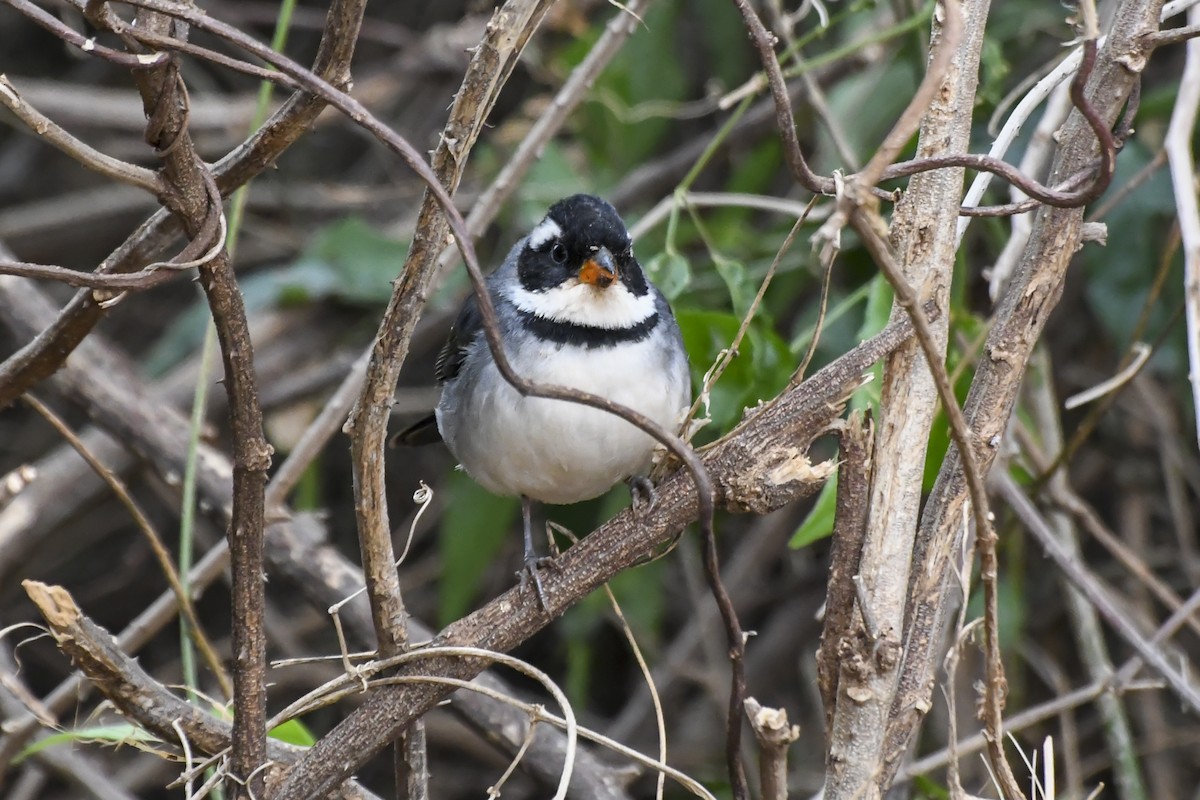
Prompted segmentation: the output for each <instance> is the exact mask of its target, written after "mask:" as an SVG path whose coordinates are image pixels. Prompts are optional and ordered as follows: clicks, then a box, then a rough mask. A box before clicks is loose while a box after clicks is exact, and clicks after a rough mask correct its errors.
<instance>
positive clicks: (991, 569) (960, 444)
mask: <svg viewBox="0 0 1200 800" xmlns="http://www.w3.org/2000/svg"><path fill="white" fill-rule="evenodd" d="M859 213H860V214H861V212H859ZM858 229H859V231H860V235H862V231H864V230H873V229H874V226H872V225H871V224H869V223H868V224H864V225H859V226H858ZM868 249H870V250H871V251H872V254H873V255H874V256H875V261H876V263H877V264H878V265H879V267H880V269H881V270H882V271H883V274H884V276H885V277H886V278H887V279H888V282H889V283H891V284H892V288H893V289H894V290H895V292H896V302H897V303H898V304H900V305H901V306H903V307H904V309H905V311H907V312H908V313H909V315H910V316H911V317H912V320H913V329H914V330H915V331H916V335H917V341H918V342H919V343H920V346H921V350H922V351H923V352H924V355H925V359H926V362H927V364H928V366H929V370H930V372H931V373H932V375H933V380H934V386H935V387H936V389H937V395H938V399H939V400H940V401H941V403H942V407H943V409H945V411H946V416H947V417H948V418H949V420H950V434H951V438H952V439H953V441H954V445H955V447H956V448H957V449H958V453H959V457H960V458H961V459H962V465H963V473H964V475H965V476H966V479H967V486H968V488H969V490H970V495H971V509H972V512H973V514H974V518H975V530H976V536H977V539H978V546H979V557H980V582H981V583H982V584H983V591H984V639H985V650H984V652H985V655H986V664H987V673H988V677H987V681H986V683H985V685H984V689H985V692H984V700H985V702H984V721H985V723H986V724H987V726H988V735H989V742H990V746H989V748H988V755H989V757H990V760H991V765H992V768H993V769H994V770H995V771H996V775H997V778H998V780H999V782H1000V786H1001V789H1002V790H1003V792H1004V795H1005V796H1006V797H1010V798H1023V797H1024V793H1023V792H1022V790H1021V788H1020V786H1019V784H1018V783H1017V780H1016V777H1015V776H1014V775H1013V774H1012V768H1011V767H1010V766H1009V764H1008V760H1007V758H1006V757H1005V755H1004V735H1003V721H1002V712H1003V708H1004V696H1005V694H1007V691H1008V690H1007V682H1006V681H1005V678H1004V664H1003V661H1002V660H1001V655H1000V635H999V594H998V583H999V563H998V560H997V556H996V531H995V528H994V526H993V524H992V520H993V516H992V513H991V511H990V510H989V507H988V499H987V490H986V489H985V487H984V484H983V475H982V472H981V470H980V467H979V464H978V461H977V459H976V456H975V449H974V442H973V440H972V434H971V431H970V430H969V428H968V427H967V421H966V418H965V417H964V416H963V412H962V408H961V407H960V406H959V405H958V400H957V398H955V396H954V389H953V387H952V386H951V385H950V376H949V375H948V374H947V373H946V366H945V364H944V363H943V362H942V355H941V352H940V348H939V344H938V342H937V341H935V338H934V333H933V330H932V328H930V326H929V322H928V320H927V319H926V318H925V312H924V310H923V309H922V308H921V307H920V304H919V303H918V302H917V297H916V293H915V292H914V291H913V289H912V287H911V286H909V285H908V282H907V281H906V280H905V278H904V276H903V275H902V274H901V273H900V270H899V268H898V267H897V265H896V264H895V262H894V261H893V259H892V258H891V256H890V254H888V252H887V248H886V246H885V244H884V243H883V242H881V241H877V242H874V243H868Z"/></svg>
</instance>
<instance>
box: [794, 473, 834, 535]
mask: <svg viewBox="0 0 1200 800" xmlns="http://www.w3.org/2000/svg"><path fill="white" fill-rule="evenodd" d="M837 484H838V475H837V473H836V472H835V473H834V474H833V475H832V476H831V477H830V478H829V480H827V481H825V485H824V486H822V487H821V494H819V495H818V496H817V502H816V503H814V504H813V507H812V511H809V512H808V516H807V517H805V518H804V522H802V523H800V527H799V528H797V529H796V532H795V533H793V534H792V538H791V540H790V541H789V542H788V546H789V547H792V548H800V547H805V546H806V545H810V544H812V543H813V542H815V541H818V540H820V539H824V538H825V537H826V536H829V535H830V534H832V533H833V516H834V512H835V511H836V510H837Z"/></svg>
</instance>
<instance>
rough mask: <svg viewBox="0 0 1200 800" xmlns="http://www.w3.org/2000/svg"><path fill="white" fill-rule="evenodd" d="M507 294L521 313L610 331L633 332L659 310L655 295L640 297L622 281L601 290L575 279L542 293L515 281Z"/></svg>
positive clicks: (650, 293)
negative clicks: (636, 326)
mask: <svg viewBox="0 0 1200 800" xmlns="http://www.w3.org/2000/svg"><path fill="white" fill-rule="evenodd" d="M506 294H507V295H508V299H509V300H511V301H512V304H513V305H514V306H516V307H517V308H518V309H519V310H521V311H525V312H528V313H530V314H536V315H537V316H539V317H542V318H543V319H548V320H552V321H554V322H569V323H572V324H575V325H587V326H589V327H592V328H606V329H608V330H618V329H621V328H631V327H633V326H634V325H637V324H639V323H641V322H645V321H646V320H647V319H649V318H650V317H651V316H653V315H654V313H655V311H656V310H657V309H656V308H655V306H654V293H653V292H646V293H645V294H644V295H642V296H641V297H637V296H635V295H634V294H633V293H632V292H630V291H629V288H628V287H627V286H625V284H623V283H621V282H619V281H618V282H617V283H614V284H612V285H611V286H609V287H607V288H604V289H601V288H599V287H596V286H591V285H589V284H586V283H580V282H579V280H578V279H577V278H571V279H570V280H568V281H567V282H566V283H563V284H561V285H559V286H555V287H554V288H553V289H547V290H545V291H541V292H531V291H529V290H528V289H526V288H525V287H524V286H522V285H521V284H520V282H519V281H515V282H514V283H513V284H512V285H511V286H510V287H509V288H508V290H507V292H506Z"/></svg>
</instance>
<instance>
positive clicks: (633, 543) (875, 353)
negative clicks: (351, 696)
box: [280, 319, 912, 798]
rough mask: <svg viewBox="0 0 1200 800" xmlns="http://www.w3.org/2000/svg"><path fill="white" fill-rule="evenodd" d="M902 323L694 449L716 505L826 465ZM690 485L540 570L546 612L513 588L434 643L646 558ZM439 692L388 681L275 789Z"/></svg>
mask: <svg viewBox="0 0 1200 800" xmlns="http://www.w3.org/2000/svg"><path fill="white" fill-rule="evenodd" d="M911 330H912V326H911V323H910V322H909V321H908V320H907V319H902V320H900V321H898V322H896V323H893V324H892V325H889V326H888V327H887V328H886V329H885V330H884V331H883V332H882V333H880V334H879V335H878V336H876V337H874V338H872V339H870V340H868V341H866V342H863V343H862V344H861V345H859V346H858V347H856V348H855V349H854V350H852V351H850V352H849V353H847V354H845V355H844V356H842V357H841V358H839V359H837V360H836V361H834V362H833V363H832V364H830V365H829V366H827V367H825V368H824V369H823V370H821V371H820V372H818V373H816V374H815V375H814V376H813V377H812V378H809V379H808V380H807V381H805V382H804V383H803V384H801V385H800V386H798V387H796V388H794V389H792V390H789V391H788V392H786V393H785V394H783V395H782V396H781V397H779V398H777V399H776V401H775V402H773V403H770V404H768V405H765V406H763V407H762V408H761V409H759V410H758V411H757V412H756V413H752V414H751V415H750V416H749V418H748V419H747V420H746V421H744V422H743V423H742V425H740V426H739V427H738V428H737V429H736V430H735V431H734V432H733V433H731V434H730V435H729V436H728V437H726V438H725V439H723V440H722V441H721V442H719V443H717V444H716V445H714V446H713V447H712V448H711V449H709V450H706V451H705V453H704V465H705V468H706V469H707V471H708V473H709V474H710V475H711V476H712V478H713V480H714V485H715V487H716V490H717V495H718V497H719V499H720V502H721V504H722V505H723V506H724V507H725V508H728V509H730V510H734V511H749V512H752V513H756V514H763V513H767V512H768V511H771V510H773V509H776V508H779V507H780V506H782V505H783V504H785V503H787V502H789V501H791V500H793V499H794V498H795V497H797V496H799V495H801V494H805V493H809V492H812V491H815V490H816V489H817V488H819V487H820V486H821V485H822V484H823V482H824V480H825V478H826V477H828V474H829V472H830V471H831V470H832V464H831V463H820V464H812V463H811V462H810V461H809V460H808V456H807V449H808V446H809V444H810V443H811V442H812V441H813V440H814V439H816V438H817V437H819V436H821V435H822V434H823V433H824V432H825V431H826V430H827V429H828V428H829V426H830V424H831V422H832V421H833V420H834V419H835V418H836V416H837V414H838V413H840V409H841V406H842V404H843V403H844V402H845V401H846V399H847V398H848V397H849V396H850V394H851V393H852V392H853V391H854V389H856V388H857V387H858V386H859V384H860V383H861V380H862V375H863V373H864V372H865V371H866V370H867V368H868V367H869V366H870V365H871V364H872V363H874V362H875V361H876V360H878V359H879V358H881V357H882V356H883V355H885V354H886V353H888V352H890V351H891V350H893V349H894V348H895V347H897V346H899V345H900V344H901V343H902V342H904V341H906V340H907V338H908V337H909V336H910V334H911ZM699 510H700V508H699V504H698V502H697V497H696V491H695V485H694V482H693V479H692V477H691V476H690V475H689V474H687V472H686V471H683V470H681V471H679V472H676V473H675V474H674V475H673V476H672V477H670V478H669V479H667V480H666V481H665V482H664V483H663V484H662V485H661V486H660V487H658V501H657V503H656V504H655V506H654V507H653V508H652V509H650V510H649V511H647V512H644V513H643V514H642V515H641V516H640V517H637V518H636V519H635V518H634V516H633V514H632V513H631V512H629V511H626V512H624V513H622V514H620V515H618V516H617V517H616V518H614V519H613V520H612V521H610V522H608V523H607V524H605V525H603V526H601V527H600V528H599V529H597V530H596V531H594V532H593V533H591V534H589V535H588V536H586V537H584V538H583V540H582V541H581V542H580V543H579V544H578V545H576V546H574V547H572V548H571V549H570V550H568V551H567V552H566V553H564V554H563V556H562V557H561V558H559V559H558V560H557V561H556V565H557V568H556V569H554V570H551V571H548V572H547V573H546V574H545V575H544V576H543V581H544V585H545V588H546V596H547V599H548V601H549V603H550V608H549V609H547V611H548V612H549V613H545V612H543V611H542V610H541V609H539V608H538V606H537V604H536V603H533V602H530V598H529V597H528V593H527V592H523V591H522V590H521V589H519V588H514V589H512V590H510V591H509V592H507V593H506V594H504V595H502V596H500V597H498V598H496V599H495V600H493V601H492V602H491V603H489V604H488V605H486V606H484V607H483V608H481V609H479V610H478V611H476V612H475V613H473V614H471V615H470V616H468V617H465V618H463V619H462V620H459V621H458V622H456V623H454V624H453V625H451V626H450V627H448V628H447V629H445V630H444V631H442V632H441V634H439V635H438V637H437V638H436V640H435V641H436V642H437V643H438V644H448V645H449V644H454V645H471V646H476V647H483V648H486V649H489V650H498V651H508V650H510V649H512V648H513V647H515V646H516V645H517V644H519V643H521V642H523V641H525V640H526V639H528V638H529V637H530V636H532V635H533V634H535V633H536V632H537V631H539V630H541V629H542V628H544V627H545V626H546V625H547V624H549V623H550V621H551V620H552V619H553V617H555V616H557V615H558V614H561V613H562V612H563V611H564V610H565V609H566V608H567V607H568V606H570V605H572V604H574V603H575V602H577V601H579V600H580V599H582V598H583V597H586V596H587V595H588V594H589V593H590V592H591V591H593V590H594V589H595V588H597V587H598V586H600V585H601V584H603V583H604V582H606V581H608V580H610V579H611V578H612V577H613V576H614V575H616V574H617V573H618V572H620V571H621V570H624V569H627V568H629V567H631V566H634V565H636V564H638V563H641V562H642V561H644V560H646V559H647V558H649V557H651V556H652V555H653V554H654V553H655V552H656V551H657V550H658V549H659V548H661V547H662V546H664V545H665V544H667V543H669V542H671V541H672V540H673V539H674V538H675V537H676V536H678V533H679V531H681V530H682V529H683V527H684V526H686V525H687V524H688V523H690V522H692V521H694V520H695V519H696V518H697V517H698V514H699ZM482 666H483V665H481V664H473V663H467V662H464V661H453V662H450V661H445V662H438V663H437V664H431V665H426V669H427V670H429V671H432V672H436V673H437V674H439V675H444V676H448V677H458V678H469V677H472V676H474V675H475V674H477V673H478V672H479V670H480V669H482ZM447 691H448V690H446V689H443V688H438V687H432V686H420V687H418V686H408V687H391V688H387V689H383V690H382V691H380V692H378V693H376V694H373V695H372V696H371V697H370V698H368V699H367V701H366V703H365V704H364V705H363V706H362V707H361V708H359V709H358V710H356V711H355V712H354V713H352V714H351V715H350V716H349V717H348V718H347V719H346V720H344V721H343V722H342V723H341V724H340V725H338V727H337V728H335V729H334V730H333V731H331V732H330V733H329V734H328V735H327V736H326V737H325V738H324V739H322V740H321V741H320V742H318V743H317V745H316V746H315V747H314V748H313V749H312V750H311V751H310V754H309V756H308V758H306V759H305V760H304V762H302V763H301V764H298V765H297V766H296V768H295V769H294V770H293V771H292V774H290V775H289V776H288V779H287V782H286V783H285V784H284V786H283V788H282V789H281V794H280V796H281V797H283V798H291V797H301V796H306V793H307V792H320V791H322V790H323V789H325V788H326V787H329V786H335V785H337V783H338V782H339V781H340V780H341V779H342V777H341V776H343V775H349V774H351V773H353V772H354V770H356V769H358V768H359V767H360V766H361V765H362V764H364V763H366V761H367V760H369V759H370V758H371V757H372V756H373V755H374V754H375V753H376V752H378V751H379V749H380V748H382V747H383V746H384V745H385V744H386V743H387V742H389V741H391V739H392V737H394V736H395V735H396V733H397V732H398V731H400V730H402V729H403V728H404V727H405V726H406V725H407V724H408V723H409V722H410V721H411V720H413V719H416V718H417V717H419V716H420V715H421V714H423V713H425V711H426V710H428V709H429V708H431V707H432V706H433V705H434V704H435V703H436V702H438V700H440V699H441V698H442V697H443V696H445V694H446V693H447Z"/></svg>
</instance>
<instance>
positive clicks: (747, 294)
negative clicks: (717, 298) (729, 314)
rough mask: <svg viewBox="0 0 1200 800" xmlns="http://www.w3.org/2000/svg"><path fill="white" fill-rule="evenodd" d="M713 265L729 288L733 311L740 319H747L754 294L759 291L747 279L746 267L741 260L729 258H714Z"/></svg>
mask: <svg viewBox="0 0 1200 800" xmlns="http://www.w3.org/2000/svg"><path fill="white" fill-rule="evenodd" d="M713 266H714V267H716V268H717V274H718V275H720V276H721V280H723V281H725V286H726V288H728V289H729V301H730V303H731V304H732V305H733V313H734V314H735V315H736V316H737V318H738V319H739V320H742V319H745V318H746V314H748V313H749V311H750V304H751V303H753V302H754V295H755V294H756V293H757V289H756V288H755V287H754V286H751V285H750V283H749V281H748V280H747V279H746V268H745V267H744V266H742V264H741V263H740V262H737V261H731V260H730V259H728V258H714V259H713Z"/></svg>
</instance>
